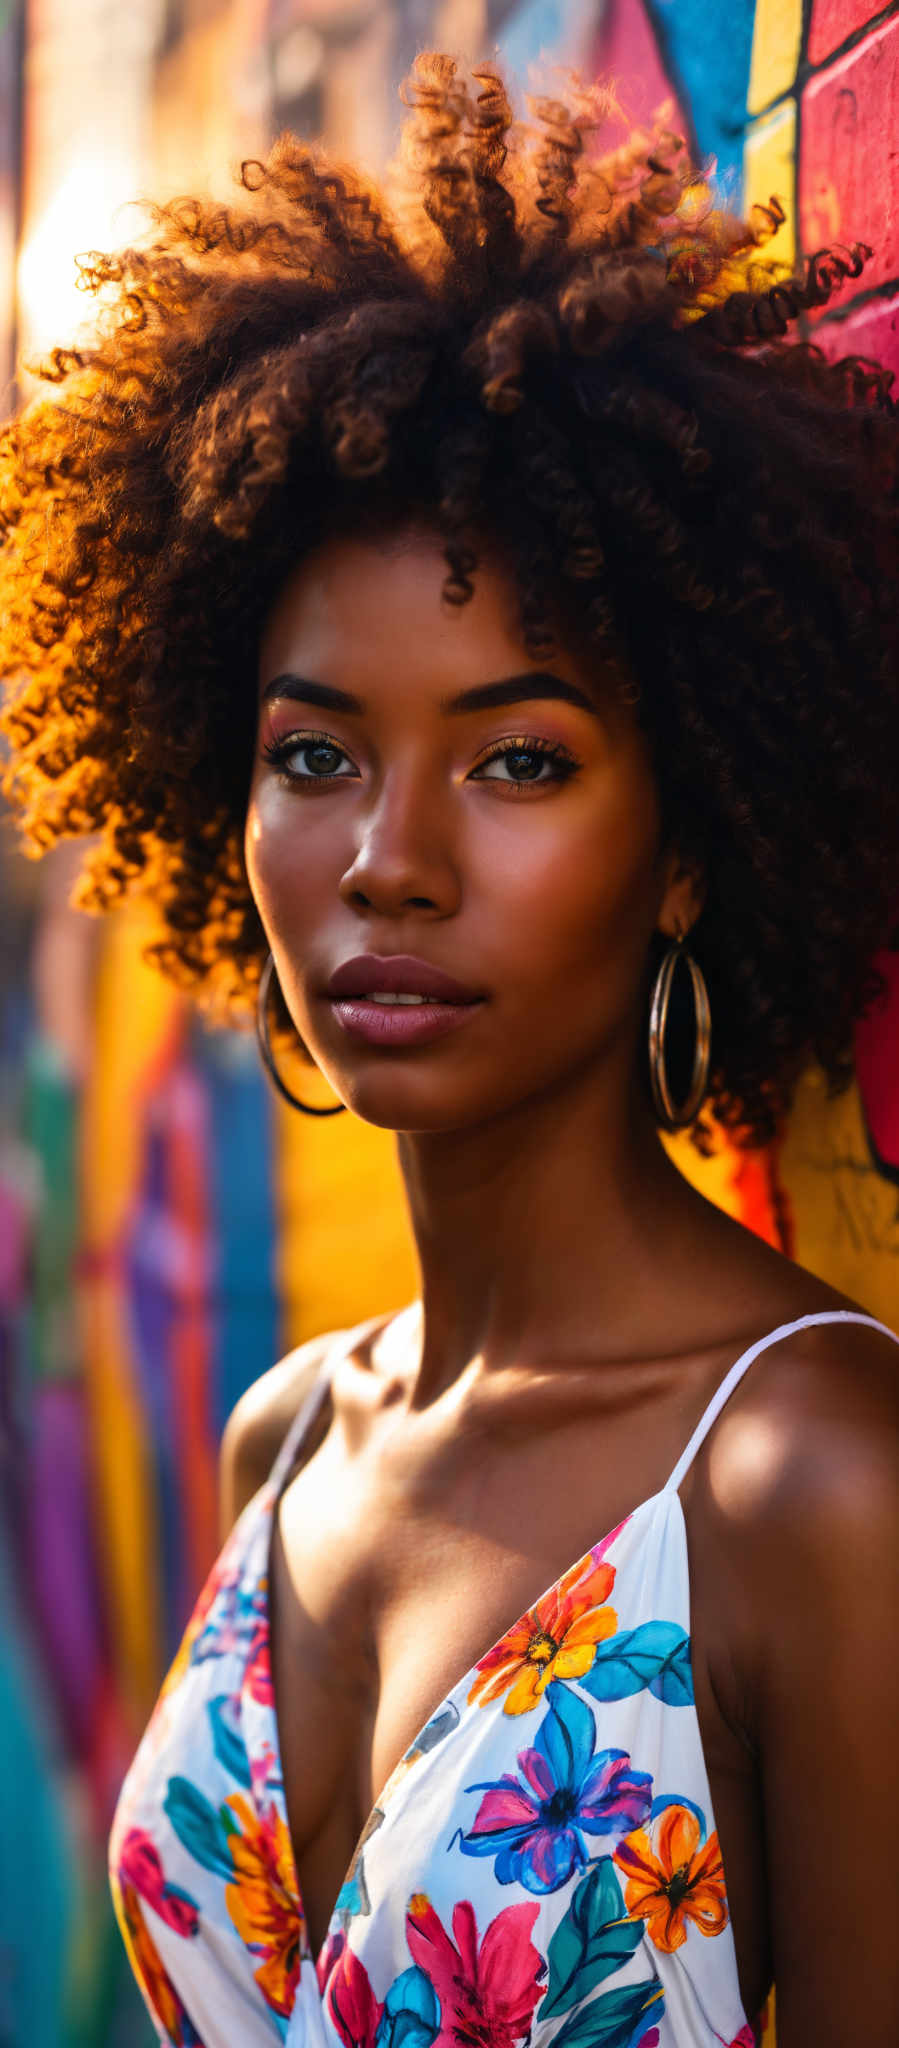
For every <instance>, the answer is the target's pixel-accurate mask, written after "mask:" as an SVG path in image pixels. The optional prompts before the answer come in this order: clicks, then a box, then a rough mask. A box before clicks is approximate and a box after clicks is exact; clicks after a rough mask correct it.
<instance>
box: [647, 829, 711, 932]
mask: <svg viewBox="0 0 899 2048" xmlns="http://www.w3.org/2000/svg"><path fill="white" fill-rule="evenodd" d="M707 892H708V877H707V875H706V872H705V869H704V867H703V865H702V862H701V861H700V860H699V859H698V858H696V857H693V856H689V855H685V854H681V853H680V851H679V849H678V848H677V847H672V848H671V850H670V852H669V854H668V858H667V861H666V866H665V874H664V884H663V892H662V897H661V901H660V903H659V908H658V912H657V915H656V930H657V931H659V932H663V933H664V934H665V936H666V937H667V938H670V939H676V938H677V937H678V936H680V937H682V938H686V936H687V933H688V932H689V931H691V930H692V928H693V926H694V924H695V923H696V919H697V918H698V916H699V913H700V911H701V910H702V906H703V904H704V902H705V899H706V895H707Z"/></svg>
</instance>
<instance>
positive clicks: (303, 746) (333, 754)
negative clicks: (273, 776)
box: [262, 732, 359, 783]
mask: <svg viewBox="0 0 899 2048" xmlns="http://www.w3.org/2000/svg"><path fill="white" fill-rule="evenodd" d="M262 752H263V755H264V757H265V759H266V761H271V762H272V763H273V765H274V766H275V767H278V768H281V769H282V770H283V773H284V775H285V776H286V778H287V780H288V781H289V782H305V783H314V782H318V783H321V782H337V781H345V780H346V779H347V778H348V777H350V776H355V775H358V772H359V771H358V769H357V768H355V767H354V765H353V763H352V761H351V760H350V757H349V755H348V754H347V753H346V752H345V751H344V749H343V747H341V746H338V743H337V741H336V740H334V739H332V738H331V736H330V734H329V733H326V732H291V733H287V734H285V737H284V738H283V739H280V740H269V741H268V743H267V744H266V745H265V746H264V747H263V749H262ZM294 761H296V762H299V764H300V765H299V766H298V767H292V766H290V767H289V766H288V763H289V762H294ZM341 764H342V765H341Z"/></svg>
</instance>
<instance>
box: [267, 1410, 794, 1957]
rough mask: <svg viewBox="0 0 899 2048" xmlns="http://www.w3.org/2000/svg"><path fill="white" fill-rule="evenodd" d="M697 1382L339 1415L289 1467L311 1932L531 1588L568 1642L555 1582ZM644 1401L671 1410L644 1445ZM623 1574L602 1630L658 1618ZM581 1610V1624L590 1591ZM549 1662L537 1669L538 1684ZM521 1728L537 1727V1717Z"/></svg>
mask: <svg viewBox="0 0 899 2048" xmlns="http://www.w3.org/2000/svg"><path fill="white" fill-rule="evenodd" d="M660 1391H661V1392H662V1395H663V1399H662V1402H661V1404H660V1403H659V1399H658V1397H659V1393H660ZM698 1391H699V1389H698V1388H695V1387H694V1388H693V1389H691V1390H688V1396H687V1399H686V1400H685V1401H684V1400H683V1399H682V1398H681V1399H679V1398H675V1399H673V1400H672V1401H671V1402H670V1403H669V1404H668V1406H667V1409H666V1404H665V1400H664V1393H665V1390H664V1388H662V1389H661V1390H660V1387H659V1386H658V1385H656V1386H655V1389H654V1392H655V1401H653V1393H652V1390H650V1389H649V1388H648V1389H647V1396H646V1403H645V1404H644V1403H643V1402H642V1401H638V1402H636V1403H634V1404H632V1405H627V1406H623V1405H622V1406H620V1407H618V1408H616V1406H615V1404H614V1403H612V1404H611V1407H610V1410H609V1411H607V1412H606V1413H605V1414H603V1413H601V1412H600V1413H597V1412H595V1410H593V1411H591V1410H590V1409H589V1408H588V1410H587V1412H585V1411H584V1409H583V1406H580V1407H579V1406H578V1403H577V1401H576V1400H575V1399H574V1398H572V1400H571V1401H570V1403H569V1405H568V1407H567V1408H566V1407H565V1406H560V1407H559V1408H558V1409H557V1410H555V1412H553V1413H550V1412H548V1414H547V1417H546V1420H545V1425H544V1427H543V1428H542V1429H538V1430H536V1431H535V1429H534V1427H533V1421H534V1418H533V1416H520V1417H518V1418H516V1420H515V1421H514V1422H510V1423H508V1424H504V1425H503V1426H502V1427H500V1426H499V1425H498V1423H497V1421H496V1418H495V1417H493V1418H491V1417H490V1416H489V1415H480V1416H479V1415H477V1414H475V1415H473V1416H472V1415H469V1416H468V1417H467V1418H466V1420H465V1421H464V1422H463V1423H462V1424H461V1426H458V1425H457V1427H456V1428H455V1429H454V1430H453V1431H447V1432H446V1433H444V1432H442V1431H440V1430H437V1431H434V1430H422V1431H420V1432H418V1433H417V1434H416V1432H415V1431H414V1430H413V1431H406V1430H404V1428H403V1426H402V1424H401V1423H400V1422H399V1421H398V1422H397V1424H396V1427H395V1428H394V1429H391V1428H388V1429H386V1430H385V1431H383V1432H381V1433H380V1434H379V1433H373V1434H372V1435H371V1437H369V1439H368V1440H367V1442H365V1444H364V1445H363V1448H362V1449H361V1451H360V1449H359V1447H358V1445H355V1446H354V1445H353V1444H352V1443H348V1442H347V1439H346V1436H345V1434H344V1432H343V1431H342V1430H341V1429H340V1428H335V1427H333V1426H332V1428H331V1429H330V1430H329V1432H328V1434H327V1436H326V1437H325V1440H324V1442H323V1443H322V1444H321V1445H320V1447H319V1449H318V1450H317V1451H316V1453H315V1454H314V1456H313V1457H312V1458H311V1459H310V1461H309V1463H308V1464H307V1465H306V1466H305V1467H304V1468H303V1469H302V1470H301V1471H300V1472H298V1473H297V1475H296V1476H295V1478H294V1479H293V1480H292V1481H291V1482H290V1484H289V1485H288V1487H287V1489H286V1491H285V1493H284V1495H283V1498H282V1501H281V1504H280V1510H279V1513H278V1518H277V1524H276V1528H275V1530H274V1532H273V1545H272V1584H271V1610H272V1660H273V1676H274V1688H275V1696H276V1700H277V1702H278V1719H279V1730H280V1744H281V1752H282V1762H283V1770H284V1781H285V1797H286V1804H287V1810H288V1818H289V1822H290V1827H291V1834H292V1838H293V1842H294V1849H295V1854H296V1860H297V1865H298V1869H299V1872H300V1878H301V1887H302V1891H303V1897H304V1904H305V1907H306V1913H307V1918H308V1920H309V1924H310V1930H311V1934H312V1937H313V1940H315V1938H316V1936H318V1937H319V1938H323V1934H324V1930H325V1928H326V1926H327V1921H328V1918H329V1915H330V1911H331V1908H332V1906H333V1903H334V1899H335V1898H336V1895H337V1892H338V1890H339V1888H340V1885H341V1883H342V1881H343V1877H344V1876H345V1873H346V1870H347V1867H348V1864H349V1862H350V1858H351V1855H352V1851H353V1848H354V1845H355V1843H356V1840H357V1837H358V1835H359V1832H360V1830H361V1828H362V1827H363V1825H364V1823H365V1821H366V1818H367V1816H368V1815H369V1814H370V1812H371V1809H372V1807H373V1806H374V1804H375V1801H376V1800H377V1799H378V1797H379V1794H380V1792H381V1790H382V1788H383V1787H384V1785H385V1784H386V1782H387V1781H388V1779H389V1778H390V1776H391V1773H392V1772H393V1771H394V1769H395V1767H396V1765H397V1763H398V1761H399V1759H400V1758H401V1757H402V1756H403V1754H404V1752H405V1751H406V1750H407V1749H408V1747H409V1745H410V1744H411V1743H412V1742H413V1741H414V1740H415V1738H416V1737H417V1735H418V1734H419V1733H420V1731H421V1729H422V1728H423V1727H424V1725H425V1724H426V1723H427V1722H428V1720H429V1719H430V1718H431V1716H432V1715H433V1714H434V1713H435V1711H436V1709H437V1708H438V1707H439V1706H440V1705H441V1703H442V1702H443V1701H445V1699H446V1697H447V1695H448V1694H449V1693H450V1692H451V1691H452V1690H453V1688H454V1687H456V1686H457V1685H458V1683H459V1681H460V1679H461V1678H463V1677H464V1676H465V1675H466V1674H467V1673H469V1672H470V1671H471V1670H472V1669H473V1667H474V1666H475V1665H476V1664H477V1662H478V1660H480V1659H482V1658H483V1657H484V1656H485V1653H486V1652H488V1651H489V1650H490V1649H491V1648H492V1646H494V1645H495V1644H496V1643H497V1642H498V1641H499V1639H500V1638H502V1637H503V1636H504V1635H505V1634H506V1632H507V1631H509V1630H510V1629H511V1628H512V1625H513V1624H514V1623H516V1622H517V1621H518V1619H519V1618H520V1617H522V1616H523V1615H525V1613H526V1612H527V1611H528V1610H530V1611H531V1613H532V1614H533V1612H534V1609H535V1607H537V1608H538V1609H539V1616H540V1619H541V1620H542V1623H543V1624H545V1627H544V1634H545V1636H546V1638H547V1639H546V1640H545V1641H543V1642H541V1643H540V1644H536V1645H534V1655H535V1657H536V1658H539V1657H542V1658H543V1659H544V1660H546V1659H551V1658H552V1657H553V1655H554V1653H555V1651H556V1650H557V1649H560V1650H562V1651H564V1649H565V1642H564V1640H563V1638H564V1631H565V1626H566V1621H567V1620H569V1619H570V1618H571V1617H570V1611H569V1610H568V1609H564V1610H563V1608H562V1607H560V1605H559V1602H558V1600H557V1601H556V1602H555V1604H554V1603H553V1601H552V1600H551V1599H550V1600H549V1601H548V1602H547V1601H546V1600H544V1599H542V1598H541V1596H545V1595H547V1594H551V1593H552V1591H553V1589H557V1588H558V1586H559V1582H560V1581H562V1580H563V1578H564V1575H565V1574H567V1573H569V1571H570V1569H571V1567H572V1565H573V1564H575V1563H577V1562H578V1561H579V1560H582V1559H584V1558H585V1557H586V1553H587V1552H589V1550H590V1549H591V1546H593V1545H597V1544H599V1543H600V1541H601V1539H602V1538H604V1537H605V1536H607V1535H608V1534H609V1533H610V1532H611V1531H612V1530H613V1529H614V1528H615V1527H616V1525H617V1524H618V1523H620V1522H621V1521H622V1520H624V1518H625V1517H627V1516H628V1515H630V1513H631V1511H632V1510H633V1508H634V1507H635V1505H636V1504H637V1501H638V1500H640V1498H641V1497H643V1498H645V1497H646V1496H647V1495H651V1494H652V1493H653V1492H654V1491H656V1490H657V1486H658V1482H660V1481H662V1480H664V1477H665V1476H666V1474H667V1468H668V1466H669V1464H673V1463H674V1459H675V1457H676V1455H677V1452H678V1451H679V1449H680V1448H681V1445H682V1442H683V1438H684V1435H685V1434H686V1433H687V1429H686V1427H685V1425H686V1423H687V1421H688V1419H689V1420H693V1419H695V1410H696V1403H697V1393H698ZM647 1405H648V1406H654V1407H655V1412H656V1416H657V1417H659V1416H661V1427H659V1428H657V1431H656V1437H655V1441H654V1442H653V1443H652V1444H651V1445H650V1447H649V1449H650V1455H649V1459H648V1460H647V1458H646V1434H647V1432H646V1423H645V1410H646V1406H647ZM691 1407H692V1411H693V1412H692V1415H691V1416H690V1417H689V1418H688V1417H687V1416H686V1414H685V1413H684V1412H683V1411H684V1409H687V1408H691ZM644 1519H645V1517H644ZM693 1523H694V1526H693V1530H692V1535H691V1542H698V1543H702V1541H703V1528H702V1510H701V1507H700V1508H699V1510H698V1512H697V1513H696V1514H695V1515H694V1517H693ZM684 1566H685V1568H686V1557H684ZM607 1580H608V1582H609V1583H608V1584H607ZM614 1581H615V1572H614V1569H613V1570H612V1571H611V1572H609V1571H606V1572H604V1574H603V1575H602V1576H601V1578H600V1579H599V1580H597V1582H596V1589H595V1590H596V1593H597V1599H598V1600H599V1602H600V1604H601V1605H602V1607H603V1610H604V1612H603V1620H602V1623H601V1628H602V1632H603V1633H604V1634H608V1633H609V1632H610V1631H614V1630H615V1629H616V1628H625V1627H632V1626H634V1625H635V1624H636V1623H639V1622H642V1621H648V1620H650V1619H652V1618H653V1617H652V1616H651V1615H650V1614H649V1613H647V1612H644V1611H643V1610H642V1607H641V1606H640V1597H639V1594H635V1591H634V1586H635V1584H636V1580H635V1578H634V1575H633V1574H632V1575H631V1585H630V1590H629V1592H628V1596H627V1601H626V1611H622V1612H621V1613H620V1614H619V1612H618V1608H617V1606H616V1600H617V1598H618V1590H619V1589H616V1586H615V1583H614ZM715 1597H716V1596H715V1585H714V1575H712V1578H711V1580H710V1579H709V1575H708V1573H706V1574H705V1575H704V1589H703V1601H704V1604H705V1608H706V1610H707V1611H706V1614H705V1616H704V1618H703V1624H702V1635H703V1640H704V1641H705V1640H709V1639H712V1640H714V1638H715V1635H716V1629H718V1628H719V1626H720V1624H721V1621H722V1619H723V1618H722V1617H718V1618H717V1619H716V1617H715V1615H714V1612H713V1610H714V1603H715ZM635 1599H636V1606H635ZM587 1604H589V1603H587ZM583 1606H584V1602H583V1601H581V1603H580V1607H581V1609H583ZM638 1608H639V1609H640V1611H637V1609H638ZM574 1618H575V1620H576V1621H578V1622H579V1626H580V1627H581V1631H583V1622H582V1621H581V1620H580V1610H578V1611H577V1612H576V1613H575V1616H574ZM590 1626H591V1624H590V1623H589V1622H588V1623H587V1630H588V1633H589V1628H590ZM596 1626H597V1628H599V1627H600V1624H599V1623H597V1624H596ZM553 1630H555V1633H556V1638H557V1639H558V1640H557V1641H556V1642H554V1641H553ZM571 1640H572V1641H573V1640H574V1637H573V1636H572V1638H571ZM524 1661H525V1663H526V1661H527V1660H526V1659H525V1660H524ZM559 1668H560V1669H561V1668H563V1667H561V1666H560V1667H559ZM537 1675H539V1671H538V1673H537ZM533 1677H534V1673H533V1672H532V1673H530V1675H528V1673H527V1672H526V1671H525V1672H524V1682H525V1688H527V1685H528V1684H529V1683H530V1682H531V1679H533ZM697 1679H698V1683H697V1695H698V1702H697V1703H698V1705H700V1706H701V1710H702V1718H703V1720H704V1722H705V1727H704V1730H703V1733H704V1735H705V1734H706V1733H707V1734H708V1736H709V1748H710V1754H711V1760H712V1763H713V1765H714V1763H715V1759H716V1758H717V1757H718V1756H719V1755H720V1757H721V1760H722V1766H723V1771H722V1775H723V1776H724V1777H725V1778H727V1779H728V1784H729V1788H730V1789H729V1790H728V1786H725V1792H724V1796H725V1800H727V1799H728V1798H729V1797H730V1798H731V1804H732V1805H733V1804H736V1806H737V1807H739V1804H740V1800H741V1798H742V1797H743V1793H744V1791H745V1790H746V1788H747V1769H746V1757H745V1753H739V1752H738V1753H736V1754H732V1748H733V1744H732V1738H731V1737H730V1734H729V1731H728V1729H727V1727H726V1724H725V1723H723V1722H722V1721H721V1717H720V1714H719V1711H718V1708H717V1704H716V1701H715V1695H714V1689H713V1687H712V1686H710V1685H709V1684H708V1683H707V1680H706V1674H705V1671H704V1669H703V1670H702V1671H700V1672H698V1673H697ZM699 1695H702V1698H701V1700H700V1698H699ZM520 1734H521V1739H522V1741H524V1740H526V1739H527V1732H526V1730H525V1729H524V1726H523V1724H522V1725H521V1728H520ZM513 1747H514V1745H513ZM734 1787H736V1788H737V1797H736V1801H734V1798H733V1793H734ZM745 1832H746V1830H745V1827H742V1826H740V1827H738V1828H737V1829H736V1830H734V1833H735V1836H736V1835H737V1834H745ZM738 1853H740V1855H741V1856H742V1853H743V1852H742V1850H740V1851H739V1852H738ZM757 1860H758V1859H756V1863H757Z"/></svg>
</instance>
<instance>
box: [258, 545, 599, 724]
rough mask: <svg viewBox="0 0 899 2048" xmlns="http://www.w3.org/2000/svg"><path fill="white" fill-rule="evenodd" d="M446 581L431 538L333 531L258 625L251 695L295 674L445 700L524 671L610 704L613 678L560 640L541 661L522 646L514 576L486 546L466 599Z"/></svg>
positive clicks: (364, 691) (357, 688)
mask: <svg viewBox="0 0 899 2048" xmlns="http://www.w3.org/2000/svg"><path fill="white" fill-rule="evenodd" d="M448 574H449V570H448V564H447V561H446V557H445V555H444V552H443V541H442V539H441V537H440V536H439V534H437V533H433V532H428V531H427V530H423V529H421V528H409V529H402V530H398V531H394V532H390V533H389V534H385V535H383V536H378V535H368V534H366V535H364V536H356V535H352V536H351V535H341V536H339V537H338V538H335V539H330V540H327V541H325V542H323V543H321V544H320V545H319V546H318V547H316V548H315V549H314V550H312V551H311V552H310V553H309V554H308V555H306V556H305V557H304V558H303V560H302V561H301V562H300V563H298V565H297V566H296V568H295V569H293V570H292V571H291V572H290V574H289V575H288V576H287V578H286V580H285V582H284V583H283V584H282V587H281V589H280V591H279V592H278V595H277V597H276V599H275V601H274V603H273V605H272V607H271V610H270V612H269V614H268V617H267V619H266V621H265V624H264V628H263V632H262V636H261V640H260V653H259V678H258V680H259V688H260V691H261V690H263V689H264V688H265V686H266V683H267V682H268V681H269V680H270V678H271V677H273V676H276V675H279V674H281V673H282V672H290V671H294V672H297V673H299V674H301V675H303V676H306V677H307V678H311V679H314V680H315V681H317V682H322V683H331V684H334V685H335V686H336V687H343V688H345V689H348V690H351V691H354V692H355V694H357V695H359V696H362V697H366V696H368V695H369V694H371V693H372V692H374V691H376V690H381V691H383V690H384V689H385V688H389V687H390V686H391V684H392V685H393V687H394V688H397V687H398V686H400V685H401V684H402V682H403V681H409V682H410V683H411V682H412V680H413V678H414V682H415V686H416V689H417V690H418V691H420V692H422V693H423V694H424V693H428V694H429V693H430V692H431V691H433V694H434V696H435V697H437V698H442V697H444V696H445V695H447V694H450V693H456V692H458V691H460V690H464V689H465V688H466V687H467V686H469V685H471V686H474V685H476V684H478V683H483V682H485V681H492V680H495V679H498V678H500V677H503V676H505V675H508V674H510V673H512V672H524V671H526V670H528V669H534V670H538V669H546V668H547V667H551V668H552V670H553V671H554V672H555V673H556V674H558V675H560V676H562V677H566V678H568V679H570V680H572V681H577V682H578V683H579V684H580V685H581V687H582V688H586V689H587V690H588V693H589V694H590V696H591V697H592V698H593V699H594V701H596V702H597V704H599V702H600V701H602V703H603V705H604V706H605V707H607V706H608V702H609V696H610V693H611V677H610V674H609V673H608V672H606V673H605V674H603V671H602V664H601V663H600V661H599V659H598V658H594V659H593V660H591V661H589V663H585V662H584V660H583V658H580V659H579V658H578V655H577V653H576V652H575V650H574V647H573V646H572V645H566V644H564V643H563V642H562V641H559V642H558V643H557V645H556V647H555V648H554V649H553V651H552V653H551V655H550V656H549V657H548V658H547V656H546V655H545V654H544V655H543V656H541V657H540V658H539V659H538V658H537V657H536V656H532V655H530V654H529V653H528V651H527V649H526V648H525V645H524V641H523V638H522V635H521V629H520V626H519V622H518V595H517V591H516V587H515V580H514V576H513V574H512V571H511V570H510V568H509V567H508V565H507V564H506V562H505V561H504V560H503V557H502V555H501V553H500V551H499V550H498V549H496V548H494V547H491V546H490V543H489V540H488V541H486V542H484V541H479V543H478V565H477V568H476V569H475V570H474V571H473V574H472V585H473V591H472V596H471V597H470V598H469V599H468V601H467V602H466V603H465V604H461V605H454V604H450V603H448V602H447V601H446V600H445V599H444V598H443V594H442V593H443V587H444V584H445V582H446V579H447V576H448Z"/></svg>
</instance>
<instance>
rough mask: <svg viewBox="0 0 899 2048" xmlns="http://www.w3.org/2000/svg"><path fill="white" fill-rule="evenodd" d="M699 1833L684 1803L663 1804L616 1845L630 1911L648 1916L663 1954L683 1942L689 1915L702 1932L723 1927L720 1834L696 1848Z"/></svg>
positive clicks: (652, 1936)
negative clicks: (649, 1826)
mask: <svg viewBox="0 0 899 2048" xmlns="http://www.w3.org/2000/svg"><path fill="white" fill-rule="evenodd" d="M700 1832H701V1831H700V1826H699V1822H698V1820H697V1818H696V1815H695V1813H692V1812H691V1810H690V1808H689V1807H688V1806H667V1807H666V1808H665V1810H664V1812H663V1813H661V1814H660V1815H659V1817H658V1820H657V1821H655V1822H654V1823H653V1826H652V1829H651V1830H649V1831H647V1829H646V1828H636V1829H635V1830H634V1833H633V1834H632V1835H626V1836H625V1838H624V1840H623V1841H622V1842H619V1844H618V1847H617V1849H616V1850H615V1862H616V1863H617V1865H618V1868H619V1870H621V1871H623V1872H624V1875H625V1877H626V1878H627V1884H626V1885H625V1890H624V1899H625V1904H626V1906H627V1910H628V1913H629V1915H630V1917H631V1919H632V1920H645V1921H646V1923H647V1925H646V1931H647V1934H648V1935H649V1939H650V1941H651V1942H652V1943H653V1945H654V1947H656V1948H658V1949H661V1951H662V1953H663V1955H666V1956H670V1955H671V1954H673V1952H674V1950H675V1949H676V1948H682V1947H683V1944H684V1942H685V1941H686V1939H687V1922H688V1920H692V1921H694V1922H695V1925H696V1926H697V1927H698V1928H699V1931H700V1934H707V1935H710V1934H720V1933H721V1931H722V1928H724V1927H726V1926H727V1918H728V1915H727V1899H726V1896H725V1891H724V1870H723V1866H722V1863H721V1851H720V1849H719V1847H718V1836H717V1834H714V1835H710V1836H709V1839H708V1841H707V1842H704V1843H703V1844H702V1846H701V1847H700ZM651 1836H654V1840H652V1839H651V1838H650V1837H651Z"/></svg>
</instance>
